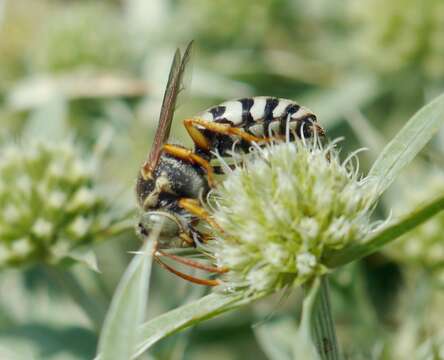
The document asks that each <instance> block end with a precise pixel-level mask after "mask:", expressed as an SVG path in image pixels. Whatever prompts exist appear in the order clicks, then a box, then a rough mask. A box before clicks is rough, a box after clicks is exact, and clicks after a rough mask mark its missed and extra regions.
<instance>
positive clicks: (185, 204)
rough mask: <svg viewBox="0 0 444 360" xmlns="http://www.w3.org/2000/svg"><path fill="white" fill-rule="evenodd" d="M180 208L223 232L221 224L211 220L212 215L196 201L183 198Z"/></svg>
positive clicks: (180, 201)
mask: <svg viewBox="0 0 444 360" xmlns="http://www.w3.org/2000/svg"><path fill="white" fill-rule="evenodd" d="M179 206H180V207H181V208H182V209H185V210H187V211H188V212H189V213H190V214H193V215H194V216H197V217H198V218H199V219H202V220H204V221H206V222H207V223H208V224H210V225H211V226H212V227H214V228H216V229H218V230H219V231H220V232H223V230H222V228H221V227H220V226H219V224H218V223H217V222H215V221H214V220H213V219H212V218H211V216H210V214H208V212H207V211H206V210H205V209H204V208H203V207H202V206H201V205H200V203H199V201H197V200H195V199H188V198H182V199H180V200H179Z"/></svg>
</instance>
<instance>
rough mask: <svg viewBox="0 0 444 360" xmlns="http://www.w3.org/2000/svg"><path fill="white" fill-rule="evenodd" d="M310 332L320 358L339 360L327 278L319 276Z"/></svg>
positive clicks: (323, 359)
mask: <svg viewBox="0 0 444 360" xmlns="http://www.w3.org/2000/svg"><path fill="white" fill-rule="evenodd" d="M314 306H315V307H314V310H313V322H312V333H313V336H314V341H315V344H316V348H317V349H318V353H319V355H320V357H321V359H322V360H339V359H340V358H341V357H340V355H339V347H338V342H337V339H336V332H335V326H334V322H333V316H332V312H331V306H330V289H329V286H328V278H327V276H326V275H324V276H323V277H322V278H321V284H320V289H319V292H318V296H317V299H316V303H315V305H314Z"/></svg>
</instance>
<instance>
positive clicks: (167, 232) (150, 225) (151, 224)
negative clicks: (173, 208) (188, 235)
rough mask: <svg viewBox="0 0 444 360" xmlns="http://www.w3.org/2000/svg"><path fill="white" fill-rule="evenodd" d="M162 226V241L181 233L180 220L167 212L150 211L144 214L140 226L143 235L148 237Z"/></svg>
mask: <svg viewBox="0 0 444 360" xmlns="http://www.w3.org/2000/svg"><path fill="white" fill-rule="evenodd" d="M159 224H162V228H161V230H160V234H159V237H160V238H161V239H172V238H174V237H176V236H178V235H179V234H180V232H181V226H180V222H179V219H177V216H175V215H174V214H171V213H169V212H165V211H150V212H146V213H143V214H142V216H141V217H140V221H139V224H138V228H139V231H140V233H141V234H142V235H144V236H148V235H149V233H150V231H151V230H153V229H154V228H155V227H156V226H158V225H159Z"/></svg>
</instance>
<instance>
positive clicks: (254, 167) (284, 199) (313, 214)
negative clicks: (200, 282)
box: [209, 141, 376, 291]
mask: <svg viewBox="0 0 444 360" xmlns="http://www.w3.org/2000/svg"><path fill="white" fill-rule="evenodd" d="M352 158H353V154H352V156H350V157H349V158H348V159H347V160H345V161H344V162H341V161H340V160H339V156H338V152H337V151H336V150H335V149H334V143H333V144H331V145H330V146H328V147H326V148H324V147H322V146H321V145H320V144H319V143H318V142H312V143H308V142H306V141H298V142H293V143H282V144H277V145H276V144H273V145H268V146H267V147H265V148H264V149H260V148H256V149H255V150H254V151H253V153H252V154H251V156H249V157H248V158H247V159H244V162H243V165H241V166H238V167H237V168H236V169H235V170H233V171H232V172H230V173H229V174H228V176H227V178H226V180H225V181H224V182H223V183H222V184H221V185H220V186H219V187H218V188H217V189H216V190H215V192H214V203H215V204H214V206H213V207H214V212H213V216H214V219H215V220H216V222H218V223H219V225H220V226H221V228H222V229H223V232H219V233H218V234H217V236H216V238H215V240H214V241H212V242H211V244H210V245H209V249H210V252H211V253H212V254H211V255H212V256H213V257H215V259H216V263H217V264H218V265H219V266H222V267H226V268H228V269H229V270H230V271H229V272H228V273H227V274H226V278H225V284H226V285H227V286H228V287H229V288H232V289H239V288H249V289H251V290H252V291H271V290H275V289H279V288H282V287H284V286H287V285H291V284H296V285H299V284H302V283H304V282H305V281H307V280H309V279H312V278H313V277H315V276H318V275H321V274H323V273H325V272H326V271H327V268H326V266H324V265H323V256H324V254H325V253H326V252H327V251H329V250H338V249H341V248H343V247H345V246H347V245H350V244H351V243H352V242H356V241H360V240H361V239H363V238H364V237H365V235H367V234H368V233H369V232H370V231H371V229H372V226H371V223H370V219H369V217H370V214H371V210H372V209H373V205H374V200H375V196H376V192H375V191H374V188H373V187H372V186H371V183H370V182H369V181H368V180H367V179H359V178H358V175H357V171H356V169H355V167H354V166H352V164H351V161H350V160H351V159H352Z"/></svg>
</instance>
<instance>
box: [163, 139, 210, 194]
mask: <svg viewBox="0 0 444 360" xmlns="http://www.w3.org/2000/svg"><path fill="white" fill-rule="evenodd" d="M163 151H165V152H166V153H167V154H170V155H172V156H174V157H177V158H179V159H182V160H185V161H188V162H190V163H192V164H198V165H200V166H202V167H203V168H204V169H205V171H206V172H207V176H208V184H209V185H210V186H211V187H214V184H215V182H214V171H213V167H212V166H211V164H210V163H209V162H208V161H207V160H205V159H204V158H203V157H201V156H199V155H197V154H195V153H194V152H192V151H191V150H189V149H184V148H182V147H180V146H175V145H171V144H165V145H164V146H163Z"/></svg>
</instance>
